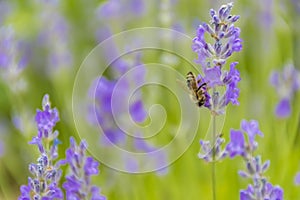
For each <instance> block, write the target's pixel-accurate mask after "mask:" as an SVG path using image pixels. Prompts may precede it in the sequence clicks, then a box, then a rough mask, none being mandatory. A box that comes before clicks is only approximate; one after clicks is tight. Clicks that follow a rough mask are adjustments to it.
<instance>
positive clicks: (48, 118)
mask: <svg viewBox="0 0 300 200" xmlns="http://www.w3.org/2000/svg"><path fill="white" fill-rule="evenodd" d="M42 105H43V110H37V114H36V117H35V118H36V123H37V128H38V134H37V136H36V137H34V138H33V139H32V141H31V142H30V144H35V145H37V147H38V149H39V151H40V156H39V158H38V159H37V163H31V164H30V165H29V171H30V173H31V174H32V175H33V176H34V177H33V178H31V177H29V178H28V185H22V186H21V188H20V190H21V196H20V197H19V198H18V199H19V200H29V199H37V200H42V199H43V200H44V199H63V192H62V190H61V189H60V188H59V187H58V182H59V180H60V177H61V174H62V171H61V169H60V168H59V162H55V159H56V158H57V156H58V154H57V145H58V144H59V140H58V139H57V136H58V132H57V131H53V128H54V126H55V125H56V123H57V122H58V121H59V116H58V111H57V109H56V108H54V109H52V108H51V106H50V101H49V95H47V94H46V95H45V96H44V98H43V103H42Z"/></svg>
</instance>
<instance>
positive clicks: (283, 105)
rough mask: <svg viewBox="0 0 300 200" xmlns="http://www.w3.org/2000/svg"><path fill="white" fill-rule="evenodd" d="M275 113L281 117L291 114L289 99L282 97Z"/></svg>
mask: <svg viewBox="0 0 300 200" xmlns="http://www.w3.org/2000/svg"><path fill="white" fill-rule="evenodd" d="M275 114H276V116H277V117H279V118H287V117H289V116H290V114H291V104H290V100H289V99H282V100H281V101H280V102H279V103H278V104H277V106H276V109H275Z"/></svg>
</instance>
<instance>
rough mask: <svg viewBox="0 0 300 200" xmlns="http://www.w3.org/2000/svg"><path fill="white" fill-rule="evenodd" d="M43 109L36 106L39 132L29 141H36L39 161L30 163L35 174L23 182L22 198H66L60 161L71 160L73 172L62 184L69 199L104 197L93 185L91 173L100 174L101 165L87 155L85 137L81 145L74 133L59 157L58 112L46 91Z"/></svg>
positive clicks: (34, 142) (32, 142) (95, 199)
mask: <svg viewBox="0 0 300 200" xmlns="http://www.w3.org/2000/svg"><path fill="white" fill-rule="evenodd" d="M42 107H43V110H37V113H36V116H35V121H36V124H37V129H38V134H37V136H35V137H33V139H32V141H31V142H29V144H34V145H37V147H38V150H39V152H40V156H39V158H38V159H37V163H31V164H30V165H29V171H30V172H31V174H32V175H33V176H34V177H33V178H31V177H29V178H28V185H22V186H21V188H20V190H21V195H20V196H19V200H30V199H35V200H47V199H49V200H55V199H56V200H58V199H63V197H64V194H63V191H62V190H61V188H60V187H59V182H60V179H61V175H62V170H61V168H60V167H61V165H62V164H68V165H69V166H70V168H71V171H72V173H71V174H70V175H69V176H67V177H66V179H67V180H66V182H65V183H64V184H63V187H64V189H65V190H66V199H68V200H71V199H72V200H73V199H78V200H79V199H93V200H105V199H106V198H105V197H104V196H102V195H100V189H99V188H98V187H96V186H91V183H90V177H91V175H96V174H98V165H99V163H98V162H96V161H95V160H94V159H93V158H92V157H86V155H85V151H86V148H87V144H86V143H85V141H82V142H81V143H80V145H79V147H78V146H76V142H75V140H74V138H73V137H71V139H70V140H71V147H70V148H69V149H68V150H67V151H66V159H65V160H59V161H56V159H57V158H58V144H60V143H61V142H60V141H59V140H58V138H57V137H58V131H56V130H55V131H54V130H53V129H54V127H55V125H56V123H57V122H58V121H59V113H58V110H57V109H56V108H51V105H50V101H49V95H47V94H46V95H45V96H44V98H43V101H42Z"/></svg>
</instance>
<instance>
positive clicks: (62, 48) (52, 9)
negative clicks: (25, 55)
mask: <svg viewBox="0 0 300 200" xmlns="http://www.w3.org/2000/svg"><path fill="white" fill-rule="evenodd" d="M60 3H61V2H60V1H39V2H38V6H40V10H41V13H40V16H39V20H40V26H41V30H40V33H39V42H40V45H41V46H42V47H45V48H47V53H48V55H47V57H48V58H47V59H48V63H47V64H48V72H50V73H54V74H55V73H56V72H57V71H60V70H61V69H63V68H68V67H70V66H71V65H72V62H73V57H72V53H71V52H70V48H69V46H70V44H69V24H68V21H67V20H66V18H65V17H64V16H63V15H62V14H61V11H60Z"/></svg>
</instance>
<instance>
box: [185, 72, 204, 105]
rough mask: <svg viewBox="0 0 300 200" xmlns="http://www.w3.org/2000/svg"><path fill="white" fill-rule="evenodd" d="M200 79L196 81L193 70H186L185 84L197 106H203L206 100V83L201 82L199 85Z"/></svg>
mask: <svg viewBox="0 0 300 200" xmlns="http://www.w3.org/2000/svg"><path fill="white" fill-rule="evenodd" d="M200 82H201V79H199V80H198V81H197V79H196V77H195V75H194V74H193V72H188V73H187V75H186V84H187V87H188V89H189V93H190V96H191V99H192V100H193V101H194V102H195V104H196V105H197V106H199V107H201V106H203V105H204V104H205V101H206V96H205V92H206V90H207V84H206V83H202V84H201V85H200V86H198V85H199V83H200Z"/></svg>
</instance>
